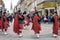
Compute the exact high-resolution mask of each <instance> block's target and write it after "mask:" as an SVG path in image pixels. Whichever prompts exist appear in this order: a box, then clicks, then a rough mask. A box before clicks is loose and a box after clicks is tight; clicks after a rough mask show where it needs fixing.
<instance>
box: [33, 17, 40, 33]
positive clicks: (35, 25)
mask: <svg viewBox="0 0 60 40" xmlns="http://www.w3.org/2000/svg"><path fill="white" fill-rule="evenodd" d="M39 19H40V18H39V17H38V16H35V17H34V18H33V21H32V22H33V26H32V30H33V31H34V32H35V33H39V31H40V30H41V25H40V24H39V23H38V20H39Z"/></svg>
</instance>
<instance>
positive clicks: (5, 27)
mask: <svg viewBox="0 0 60 40" xmlns="http://www.w3.org/2000/svg"><path fill="white" fill-rule="evenodd" d="M6 15H7V13H6V12H4V14H3V16H2V17H3V28H2V31H3V32H4V34H7V30H8V26H9V23H8V20H7V17H6Z"/></svg>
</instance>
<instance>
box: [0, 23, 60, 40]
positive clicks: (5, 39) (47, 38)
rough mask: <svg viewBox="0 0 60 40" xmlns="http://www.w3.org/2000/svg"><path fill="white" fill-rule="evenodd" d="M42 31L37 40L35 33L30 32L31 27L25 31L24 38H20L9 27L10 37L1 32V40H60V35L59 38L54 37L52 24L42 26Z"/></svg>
mask: <svg viewBox="0 0 60 40" xmlns="http://www.w3.org/2000/svg"><path fill="white" fill-rule="evenodd" d="M41 25H42V26H41V27H42V31H41V34H40V38H39V39H38V38H36V36H35V35H34V32H33V31H32V30H30V28H31V25H30V26H29V27H28V29H29V30H28V29H27V30H23V35H24V36H23V37H21V38H19V37H18V35H17V34H15V33H14V32H13V31H12V30H13V27H12V25H11V27H9V29H8V35H4V34H3V33H2V32H0V40H60V35H59V36H58V37H57V38H54V37H52V24H47V23H46V24H44V23H42V24H41Z"/></svg>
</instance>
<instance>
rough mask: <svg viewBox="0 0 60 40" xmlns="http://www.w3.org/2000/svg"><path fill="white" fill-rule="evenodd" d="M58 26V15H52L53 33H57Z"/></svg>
mask: <svg viewBox="0 0 60 40" xmlns="http://www.w3.org/2000/svg"><path fill="white" fill-rule="evenodd" d="M58 28H59V23H58V16H56V15H55V16H54V23H53V34H56V35H58Z"/></svg>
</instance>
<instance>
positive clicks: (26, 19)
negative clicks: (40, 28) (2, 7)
mask: <svg viewBox="0 0 60 40" xmlns="http://www.w3.org/2000/svg"><path fill="white" fill-rule="evenodd" d="M23 16H24V28H26V29H27V27H28V26H29V20H28V17H27V14H26V11H24V13H23Z"/></svg>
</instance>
